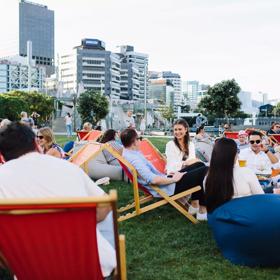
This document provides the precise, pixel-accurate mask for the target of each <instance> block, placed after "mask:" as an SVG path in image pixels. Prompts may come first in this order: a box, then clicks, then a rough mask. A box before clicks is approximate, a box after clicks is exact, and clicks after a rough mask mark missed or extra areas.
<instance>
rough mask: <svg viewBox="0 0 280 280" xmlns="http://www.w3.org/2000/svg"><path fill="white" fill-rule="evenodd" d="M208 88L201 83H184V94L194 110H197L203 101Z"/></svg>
mask: <svg viewBox="0 0 280 280" xmlns="http://www.w3.org/2000/svg"><path fill="white" fill-rule="evenodd" d="M208 87H209V86H208V85H203V84H200V83H199V81H185V82H183V94H184V96H185V97H186V100H187V103H188V105H190V107H191V109H192V110H194V109H196V107H197V105H198V104H199V102H200V101H201V99H202V98H203V97H204V96H205V94H206V92H207V90H208Z"/></svg>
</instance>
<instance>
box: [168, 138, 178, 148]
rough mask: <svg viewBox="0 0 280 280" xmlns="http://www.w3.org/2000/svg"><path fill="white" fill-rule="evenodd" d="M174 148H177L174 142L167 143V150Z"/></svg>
mask: <svg viewBox="0 0 280 280" xmlns="http://www.w3.org/2000/svg"><path fill="white" fill-rule="evenodd" d="M167 147H168V148H174V147H176V145H175V142H174V140H170V141H168V142H167V143H166V148H167Z"/></svg>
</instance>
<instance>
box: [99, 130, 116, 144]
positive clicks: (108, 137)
mask: <svg viewBox="0 0 280 280" xmlns="http://www.w3.org/2000/svg"><path fill="white" fill-rule="evenodd" d="M116 133H117V131H116V130H114V129H108V130H106V131H105V132H104V134H103V136H102V138H101V140H100V143H107V142H109V141H112V140H115V136H116Z"/></svg>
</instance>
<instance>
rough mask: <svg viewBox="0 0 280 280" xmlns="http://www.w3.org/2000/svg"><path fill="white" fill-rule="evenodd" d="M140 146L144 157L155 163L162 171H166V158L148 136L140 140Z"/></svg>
mask: <svg viewBox="0 0 280 280" xmlns="http://www.w3.org/2000/svg"><path fill="white" fill-rule="evenodd" d="M139 145H140V146H139V148H140V151H141V153H142V154H143V155H144V157H145V158H146V159H147V160H148V161H149V162H151V163H152V164H153V166H154V167H155V168H156V169H157V170H158V171H160V172H162V173H165V167H166V158H165V157H164V156H163V155H162V154H161V152H160V151H159V150H158V149H157V148H156V147H155V146H154V145H153V144H152V143H151V142H150V141H149V140H148V139H146V138H144V139H143V140H142V141H140V144H139Z"/></svg>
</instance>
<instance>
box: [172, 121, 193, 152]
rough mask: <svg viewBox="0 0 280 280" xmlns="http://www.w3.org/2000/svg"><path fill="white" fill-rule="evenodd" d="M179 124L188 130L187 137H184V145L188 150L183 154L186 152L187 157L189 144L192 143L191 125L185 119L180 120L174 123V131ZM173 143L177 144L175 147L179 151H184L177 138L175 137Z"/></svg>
mask: <svg viewBox="0 0 280 280" xmlns="http://www.w3.org/2000/svg"><path fill="white" fill-rule="evenodd" d="M178 124H180V125H182V126H184V127H185V128H186V129H187V132H186V135H185V136H184V144H185V148H186V150H185V151H183V152H185V155H187V156H188V155H189V142H190V134H189V124H188V123H187V122H186V121H185V120H184V119H178V120H176V121H175V122H174V123H173V130H174V126H175V125H178ZM173 141H174V142H175V145H176V146H177V147H178V148H179V150H180V151H182V149H181V147H180V145H179V142H178V140H177V138H176V137H174V139H173Z"/></svg>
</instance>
